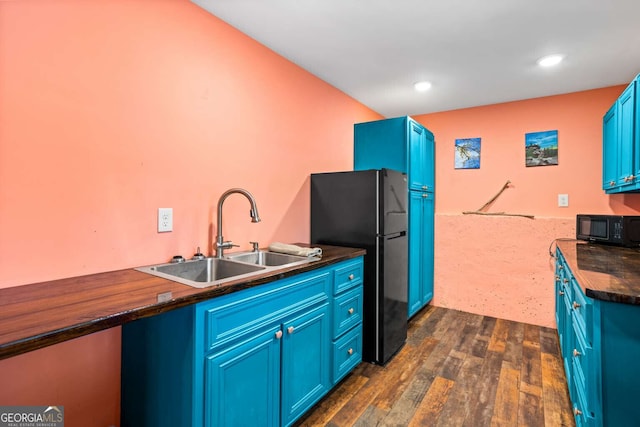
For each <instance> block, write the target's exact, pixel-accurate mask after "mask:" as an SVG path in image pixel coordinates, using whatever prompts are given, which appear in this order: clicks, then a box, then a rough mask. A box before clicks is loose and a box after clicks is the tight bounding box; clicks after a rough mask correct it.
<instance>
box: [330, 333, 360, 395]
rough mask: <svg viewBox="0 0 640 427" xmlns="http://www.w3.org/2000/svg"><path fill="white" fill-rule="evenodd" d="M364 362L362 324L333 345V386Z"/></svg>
mask: <svg viewBox="0 0 640 427" xmlns="http://www.w3.org/2000/svg"><path fill="white" fill-rule="evenodd" d="M360 362H362V324H359V325H358V326H356V327H355V328H353V329H352V330H350V331H349V332H347V333H346V334H344V335H343V336H342V337H341V338H340V339H339V340H337V341H336V342H334V343H333V384H336V383H337V382H338V381H340V380H341V379H342V377H344V376H345V375H346V374H347V373H349V372H350V371H351V370H352V369H353V368H355V367H356V366H358V365H359V364H360Z"/></svg>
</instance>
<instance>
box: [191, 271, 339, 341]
mask: <svg viewBox="0 0 640 427" xmlns="http://www.w3.org/2000/svg"><path fill="white" fill-rule="evenodd" d="M331 273H332V272H331V271H328V270H327V269H322V270H317V271H312V272H309V273H305V274H301V275H299V276H294V277H292V278H289V279H284V280H279V281H276V282H273V283H268V284H265V285H261V286H256V287H253V288H250V289H245V290H243V291H239V292H234V293H232V294H229V295H225V296H224V297H219V298H215V299H213V300H210V301H207V302H204V303H200V304H198V306H197V309H196V316H198V318H200V319H201V317H200V316H202V314H201V313H204V325H205V346H204V351H205V352H206V351H209V350H213V349H214V348H216V347H218V346H221V345H225V344H227V343H230V342H232V341H234V340H236V339H237V338H238V337H241V336H243V335H245V334H246V333H247V332H251V331H259V330H261V329H263V328H268V327H270V326H271V325H272V324H273V323H275V322H281V321H283V319H285V318H286V316H288V315H290V314H291V313H293V312H295V311H297V310H298V309H300V308H304V307H310V306H312V305H314V304H318V303H321V302H324V301H326V300H327V299H328V292H330V288H331V278H332V277H331ZM198 318H197V319H196V322H199V320H198Z"/></svg>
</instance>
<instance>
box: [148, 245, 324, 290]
mask: <svg viewBox="0 0 640 427" xmlns="http://www.w3.org/2000/svg"><path fill="white" fill-rule="evenodd" d="M316 260H318V258H309V257H301V256H296V255H288V254H281V253H278V252H270V251H264V250H260V251H251V252H237V253H229V254H227V255H225V257H224V258H203V259H196V260H189V261H185V262H180V263H175V262H174V263H166V264H158V265H150V266H146V267H138V268H136V270H138V271H142V272H143V273H148V274H152V275H154V276H158V277H163V278H165V279H169V280H173V281H175V282H179V283H182V284H184V285H189V286H193V287H194V288H207V287H210V286H216V285H221V284H223V283H226V282H230V281H232V280H238V279H249V278H251V277H253V276H257V275H259V274H263V273H267V272H269V271H271V270H276V269H280V268H285V267H291V266H295V265H301V264H306V263H309V262H312V261H316Z"/></svg>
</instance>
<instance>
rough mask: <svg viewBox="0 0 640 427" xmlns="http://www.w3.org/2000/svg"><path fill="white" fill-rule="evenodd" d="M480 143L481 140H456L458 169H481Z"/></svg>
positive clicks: (456, 165) (456, 164) (456, 163)
mask: <svg viewBox="0 0 640 427" xmlns="http://www.w3.org/2000/svg"><path fill="white" fill-rule="evenodd" d="M480 143H481V142H480V138H464V139H456V152H455V168H456V169H480Z"/></svg>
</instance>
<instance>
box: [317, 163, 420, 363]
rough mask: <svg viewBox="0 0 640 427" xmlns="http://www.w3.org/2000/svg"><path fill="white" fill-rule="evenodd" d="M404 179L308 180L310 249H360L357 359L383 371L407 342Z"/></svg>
mask: <svg viewBox="0 0 640 427" xmlns="http://www.w3.org/2000/svg"><path fill="white" fill-rule="evenodd" d="M407 194H408V191H407V176H406V175H405V174H403V173H401V172H398V171H395V170H391V169H379V170H363V171H351V172H332V173H318V174H312V175H311V243H318V244H327V245H335V246H350V247H356V248H364V249H366V250H367V254H366V255H365V257H364V298H363V305H364V308H363V319H362V320H363V337H362V341H363V342H362V358H363V360H365V361H367V362H373V363H377V364H380V365H384V364H385V363H387V362H388V361H389V359H391V357H392V356H393V355H394V354H395V353H396V352H397V351H398V350H399V349H400V348H401V347H402V346H403V344H404V343H405V341H406V338H407V292H408V271H407V270H408V241H407V206H408V203H407Z"/></svg>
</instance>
